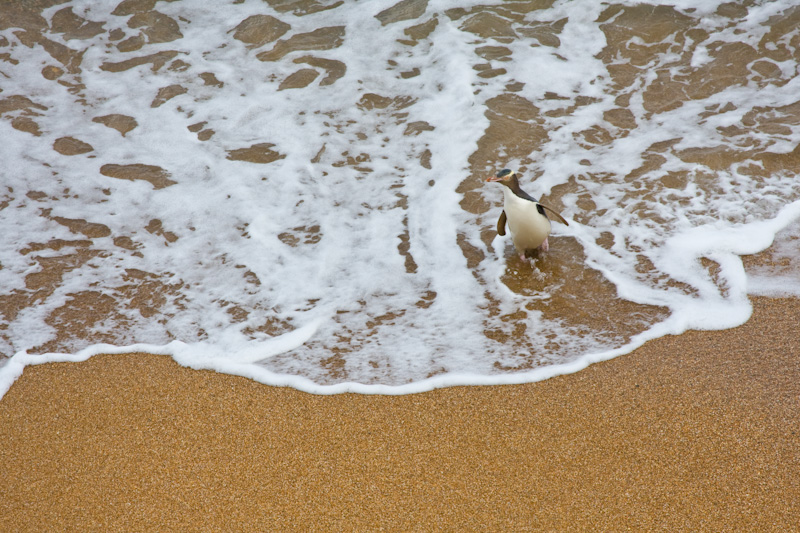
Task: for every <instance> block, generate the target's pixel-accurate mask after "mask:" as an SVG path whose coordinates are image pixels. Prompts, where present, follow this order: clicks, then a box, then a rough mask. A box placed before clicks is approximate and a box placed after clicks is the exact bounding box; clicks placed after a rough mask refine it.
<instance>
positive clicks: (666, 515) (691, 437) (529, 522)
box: [0, 298, 800, 531]
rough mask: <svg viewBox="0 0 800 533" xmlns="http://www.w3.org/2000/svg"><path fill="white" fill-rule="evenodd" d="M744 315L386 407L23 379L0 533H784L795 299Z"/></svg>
mask: <svg viewBox="0 0 800 533" xmlns="http://www.w3.org/2000/svg"><path fill="white" fill-rule="evenodd" d="M754 304H755V313H754V317H753V319H751V320H750V322H748V323H747V324H745V325H744V326H741V327H739V328H736V329H734V330H728V331H723V332H689V333H686V334H684V335H681V336H678V337H670V338H664V339H659V340H656V341H653V342H650V343H648V344H647V345H645V346H644V347H642V348H641V349H639V350H636V351H635V352H634V353H633V354H630V355H627V356H623V357H620V358H617V359H615V360H612V361H609V362H605V363H600V364H596V365H593V366H591V367H590V368H588V369H586V370H584V371H582V372H579V373H577V374H573V375H569V376H564V377H559V378H554V379H551V380H548V381H545V382H541V383H534V384H529V385H522V386H498V387H456V388H450V389H443V390H437V391H434V392H429V393H424V394H417V395H409V396H401V397H382V396H358V395H340V396H313V395H309V394H305V393H301V392H298V391H295V390H291V389H284V388H274V387H268V386H265V385H261V384H258V383H255V382H253V381H250V380H248V379H244V378H240V377H234V376H227V375H221V374H216V373H214V372H208V371H194V370H189V369H185V368H182V367H180V366H178V365H177V364H176V363H174V362H173V361H172V360H171V359H169V358H166V357H162V356H153V355H145V354H131V355H114V356H97V357H94V358H92V359H90V360H89V361H87V362H84V363H77V364H75V363H59V364H46V365H41V366H36V367H30V368H27V369H26V370H25V372H24V374H23V376H22V377H21V378H20V379H19V380H18V381H17V382H16V383H15V384H14V385H13V386H12V388H11V390H10V391H9V392H8V393H7V395H6V396H5V397H4V398H3V399H2V401H0V457H1V458H2V459H1V461H2V463H1V464H2V467H3V474H2V476H0V494H2V498H0V530H2V531H66V530H75V531H87V530H96V531H147V530H149V531H163V530H181V531H189V530H250V531H265V530H269V529H276V528H280V529H293V530H302V531H308V530H313V529H316V530H380V529H384V530H394V531H410V530H428V531H430V530H450V531H470V530H471V531H478V530H481V531H483V530H495V531H496V530H517V531H519V530H540V529H545V530H588V529H594V530H596V529H601V530H615V531H616V530H626V529H629V530H652V529H661V530H685V531H686V530H694V531H697V530H705V531H723V530H739V531H745V530H748V531H754V530H760V531H787V530H793V529H795V528H797V524H798V517H800V424H799V422H800V358H799V357H798V354H800V328H798V326H797V324H800V302H799V301H798V300H796V299H778V300H772V299H764V298H757V299H755V300H754ZM795 530H796V529H795Z"/></svg>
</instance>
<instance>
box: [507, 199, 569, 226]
mask: <svg viewBox="0 0 800 533" xmlns="http://www.w3.org/2000/svg"><path fill="white" fill-rule="evenodd" d="M536 203H538V204H539V205H540V206H542V207H543V208H544V209H547V210H548V211H550V213H551V214H553V215H554V216H555V217H556V220H557V221H558V222H561V223H562V224H564V225H565V226H569V222H567V221H566V220H564V217H562V216H561V215H560V214H559V212H558V211H556V210H555V209H553V208H552V207H548V206H546V205H544V204H543V203H541V202H536ZM498 224H499V222H498Z"/></svg>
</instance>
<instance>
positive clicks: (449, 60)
mask: <svg viewBox="0 0 800 533" xmlns="http://www.w3.org/2000/svg"><path fill="white" fill-rule="evenodd" d="M691 4H692V5H691V6H689V5H688V4H686V5H679V6H678V7H677V8H673V7H669V6H659V7H658V8H657V9H649V8H648V9H642V8H640V7H638V6H639V3H633V2H630V3H623V4H622V5H621V7H618V8H617V7H614V8H608V7H606V6H602V5H600V4H597V3H596V2H588V1H587V2H556V3H555V4H554V5H553V6H552V7H550V8H548V9H538V10H537V9H531V10H530V11H527V12H526V11H524V10H522V8H521V7H519V6H516V5H505V4H503V3H497V4H496V5H494V4H491V3H489V4H487V3H485V2H466V3H465V2H448V1H442V2H430V3H429V4H428V5H427V7H426V9H425V11H424V13H422V14H420V15H419V16H418V17H417V18H414V19H408V20H401V21H396V22H391V23H387V24H383V23H382V22H381V21H380V20H379V19H377V18H376V15H377V14H378V13H380V12H382V11H383V10H385V9H386V8H387V7H390V5H389V4H386V3H381V4H380V5H377V4H375V5H373V4H368V5H362V4H349V3H345V4H343V5H340V6H336V7H331V6H327V5H323V4H317V3H316V2H305V3H300V4H297V5H295V4H292V6H289V7H276V8H274V9H273V8H271V7H270V6H269V5H267V4H265V3H264V2H258V1H245V2H242V3H237V4H233V3H231V4H219V3H215V4H213V5H211V4H205V3H203V2H199V1H193V0H183V1H178V2H169V3H164V2H162V3H158V4H157V6H156V9H157V10H158V11H159V12H161V13H163V14H164V15H165V16H167V17H170V19H171V20H172V21H173V22H174V23H175V24H176V27H178V28H179V30H180V33H181V35H182V37H180V38H177V37H174V36H173V37H170V38H169V39H171V40H168V39H167V38H164V39H158V38H154V37H153V35H155V33H148V32H149V31H151V30H152V32H155V31H156V30H157V28H148V31H147V32H144V33H142V32H143V31H144V30H141V29H139V28H135V27H131V25H129V24H128V20H129V15H114V14H112V12H113V11H114V6H110V5H106V6H104V5H100V4H98V3H96V2H88V1H83V2H81V1H76V2H72V3H69V4H68V5H66V7H70V8H71V9H72V11H73V12H74V13H75V14H76V15H77V16H79V17H83V18H85V19H87V20H90V21H101V22H103V23H104V31H102V32H100V33H97V34H96V35H90V36H84V37H81V38H68V36H67V35H66V34H64V33H58V32H56V31H55V30H53V31H48V30H45V31H44V37H46V38H47V39H49V40H50V41H51V42H53V43H57V44H58V45H59V46H63V47H67V48H69V49H70V50H73V51H75V53H76V54H77V53H82V55H81V56H80V59H79V60H78V59H74V60H72V63H70V64H69V65H71V67H70V68H71V70H70V68H63V69H62V70H65V73H64V74H63V75H61V76H60V77H59V78H58V79H57V80H51V79H47V78H46V77H44V76H43V75H42V68H43V66H46V65H52V64H55V63H58V60H57V58H56V57H54V56H53V55H52V54H51V53H50V52H48V49H47V48H46V47H45V46H42V45H41V44H36V43H34V44H32V45H28V44H25V43H23V42H22V41H21V38H20V36H19V35H17V33H15V30H14V29H13V28H10V29H7V30H3V31H2V32H0V33H1V34H2V35H3V36H4V38H5V39H7V40H8V42H9V43H10V44H9V50H10V54H11V57H12V58H13V59H14V62H6V63H3V64H2V66H1V67H0V70H2V73H3V74H5V77H4V78H5V81H4V82H3V83H4V85H3V92H2V93H0V101H5V100H4V99H7V98H9V97H12V96H13V97H15V98H18V99H17V100H14V101H13V102H16V103H17V104H19V105H16V104H14V105H11V104H7V105H6V108H13V109H11V110H10V111H6V112H4V115H3V116H2V119H0V136H2V138H3V139H4V142H3V144H2V145H0V158H2V159H3V160H4V161H6V162H8V163H7V170H4V171H3V172H4V174H3V176H4V178H3V184H2V189H0V205H2V206H3V208H2V210H0V217H2V221H3V227H4V228H5V229H6V231H5V232H4V233H3V235H2V236H0V243H2V249H1V250H2V251H1V252H0V253H1V254H2V255H0V260H1V261H2V267H3V268H0V284H1V285H2V287H3V288H4V289H3V295H2V296H0V297H2V298H3V299H2V300H0V305H1V306H2V309H3V310H4V313H5V315H6V316H5V318H6V320H7V322H8V327H7V328H5V329H3V330H2V332H0V351H2V352H3V353H4V354H7V355H11V354H16V355H15V356H14V357H13V358H11V359H10V360H8V361H7V362H6V364H5V365H4V366H3V367H2V369H0V376H2V378H1V379H0V390H4V387H5V388H7V387H8V386H10V383H11V381H13V379H15V377H16V376H17V375H19V372H21V368H22V367H23V366H24V365H26V364H33V363H37V362H44V361H55V360H81V359H83V358H86V357H89V356H91V355H93V354H96V353H100V352H109V351H110V352H115V351H120V350H128V349H139V350H146V351H152V352H157V353H169V354H171V355H172V356H173V357H174V358H175V359H176V360H177V361H178V362H180V363H181V364H184V365H186V366H190V367H193V368H211V369H215V370H218V371H221V372H229V373H235V374H240V375H245V376H248V377H251V378H253V379H257V380H259V381H262V382H265V383H271V384H277V385H291V386H295V387H298V388H301V389H303V390H307V391H310V392H317V393H335V392H344V391H354V392H363V393H387V394H388V393H396V394H401V393H411V392H418V391H421V390H428V389H430V388H433V387H439V386H449V385H455V384H473V383H474V384H490V383H519V382H526V381H532V380H538V379H544V378H546V377H550V376H552V375H556V374H559V373H565V372H572V371H576V370H578V369H580V368H583V367H584V366H586V365H587V364H589V363H591V362H594V361H598V360H603V359H607V358H610V357H614V356H616V355H619V354H621V353H626V352H629V351H631V350H632V349H633V348H635V347H636V346H639V345H641V344H642V343H643V342H645V341H646V340H648V339H651V338H655V337H658V336H660V335H665V334H676V333H681V332H683V331H685V330H686V329H689V328H708V329H712V328H713V329H721V328H727V327H733V326H736V325H738V324H741V323H742V322H744V321H745V320H747V318H748V317H749V313H750V307H749V302H748V301H747V293H748V292H750V293H756V294H773V293H775V291H774V289H773V288H772V287H773V286H774V284H775V283H776V281H775V280H777V279H781V280H783V279H784V278H787V276H788V277H791V276H794V273H793V272H788V271H783V270H780V271H774V270H758V271H754V272H753V273H751V274H749V275H748V274H746V273H745V270H744V268H743V266H742V261H741V259H740V256H742V255H745V254H753V253H756V252H758V251H760V250H763V249H765V248H767V247H768V246H770V244H771V243H772V241H773V239H774V238H775V235H776V234H778V232H779V231H781V230H782V229H783V228H786V227H787V226H789V225H790V224H791V222H792V220H795V219H797V217H798V216H799V214H798V212H797V211H798V205H800V203H798V202H799V201H800V185H798V180H796V179H795V178H794V175H793V168H794V166H796V165H794V163H793V159H792V156H791V153H792V150H793V149H794V147H795V146H796V145H797V143H798V142H799V141H800V131H798V123H799V122H798V121H797V119H796V116H797V110H796V95H797V94H798V83H800V81H798V79H800V78H798V77H797V76H796V73H797V64H796V60H794V59H792V57H796V55H795V56H792V55H791V54H787V53H783V52H782V51H781V50H783V49H784V48H785V47H787V46H790V44H787V43H789V41H787V40H786V39H784V35H783V34H780V32H779V31H778V30H776V29H775V28H773V27H772V26H771V23H770V22H769V21H770V20H773V17H776V16H781V14H783V13H785V12H786V11H787V9H788V8H789V6H788V3H786V2H772V3H770V4H769V5H767V6H760V7H753V8H750V12H749V15H748V16H747V17H739V18H731V17H727V18H726V17H725V16H722V15H714V14H715V13H717V8H718V3H716V2H702V3H701V5H700V6H698V5H696V4H697V3H696V2H691ZM644 7H648V6H644ZM64 8H65V5H61V4H59V5H58V6H54V7H52V8H48V9H47V10H45V11H44V12H43V16H44V18H45V19H46V20H48V21H50V20H52V19H53V17H54V16H55V15H56V13H58V12H59V11H60V10H61V9H64ZM690 8H691V9H690ZM693 9H694V10H695V11H692V10H693ZM256 15H269V16H270V17H273V18H274V19H276V20H279V21H280V22H281V23H283V24H285V25H288V27H289V29H285V28H284V29H285V33H282V34H281V35H280V36H279V37H274V36H273V37H271V38H270V37H264V39H266V41H265V42H264V43H262V44H258V43H248V42H245V41H241V40H238V39H236V38H234V33H235V29H236V28H237V27H238V26H239V25H240V23H242V21H244V20H246V19H248V18H249V17H253V16H256ZM712 15H713V16H712ZM277 27H278V28H279V29H280V28H282V26H277ZM776 27H777V26H776ZM276 31H277V30H276ZM770 32H772V33H770ZM776 32H777V33H776ZM278 33H280V32H278ZM661 33H663V35H662V34H661ZM773 33H774V35H773ZM705 34H707V35H708V36H709V37H708V38H706V39H701V38H700V37H701V36H702V35H705ZM265 35H267V34H266V33H265ZM136 39H140V40H142V42H141V43H140V44H139V45H137V44H136V42H137V41H136ZM270 39H271V40H270ZM773 42H774V43H775V46H769V45H770V44H771V43H773ZM123 43H128V44H123ZM29 44H30V43H29ZM779 45H780V46H779ZM136 46H139V48H136ZM781 47H784V48H781ZM50 49H51V50H52V49H53V47H50ZM76 57H77V56H76ZM742 57H746V58H749V59H748V62H747V64H746V66H745V67H742V69H741V71H739V70H735V69H736V68H739V67H737V65H739V63H741V61H740V59H741V58H742ZM731 58H736V61H733V62H732V60H731ZM59 64H60V63H59ZM731 65H733V66H731ZM66 66H68V65H62V67H66ZM59 68H61V67H59ZM726 69H727V70H726ZM732 69H733V70H732ZM722 74H724V75H722ZM20 97H22V98H25V99H27V101H23V100H20V99H19V98H20ZM8 102H12V101H11V100H9V101H8ZM6 108H2V109H6ZM120 117H121V118H120ZM22 119H25V120H27V121H28V122H25V121H24V120H22ZM15 120H16V121H17V122H14V121H15ZM119 121H121V122H119ZM31 123H34V124H35V125H36V127H37V128H38V132H37V131H33V130H32V127H33V126H31ZM26 124H27V126H26ZM109 124H110V125H109ZM25 128H27V131H26V129H25ZM32 131H33V133H32ZM37 133H38V134H37ZM63 138H73V139H76V140H79V141H80V142H82V143H85V144H87V145H89V147H90V150H89V151H88V152H84V153H79V154H72V155H70V154H65V153H62V152H61V151H57V150H55V149H54V146H55V143H56V142H57V141H58V140H59V139H63ZM502 167H515V168H519V169H520V170H521V171H522V172H523V174H524V176H525V181H524V184H523V186H524V187H525V188H526V190H528V192H530V193H531V194H533V195H534V196H537V197H538V196H542V195H544V196H546V198H547V202H548V204H552V205H553V206H554V207H555V208H557V209H559V210H561V212H562V213H563V214H564V216H565V217H566V218H567V219H568V220H569V222H570V225H569V226H568V227H564V226H559V225H556V224H554V235H553V237H551V252H550V253H549V254H547V255H545V256H543V257H540V258H538V259H537V261H536V263H535V264H534V266H533V267H530V266H528V265H523V264H519V262H518V261H517V260H516V258H515V257H514V254H513V253H512V252H511V250H510V245H509V241H508V239H504V238H499V237H496V235H495V234H494V230H493V228H494V224H495V221H496V217H497V216H498V214H499V209H500V206H501V203H502V201H501V197H502V193H501V191H500V189H499V186H496V185H494V184H485V183H484V181H483V179H484V178H485V176H486V175H487V174H489V173H491V172H494V171H496V170H497V169H499V168H502ZM19 235H24V238H23V239H22V240H21V241H20V240H19V237H18V236H19ZM781 235H782V234H781ZM781 239H784V238H783V237H780V238H779V239H778V241H777V243H778V244H777V247H776V253H777V254H779V255H780V254H784V255H785V256H786V257H789V256H791V253H793V252H790V251H787V250H788V249H789V248H790V245H789V244H786V245H785V246H784V244H782V243H785V242H786V243H788V242H794V241H792V240H788V241H785V240H781ZM781 257H783V256H781ZM792 257H794V256H792ZM781 285H782V286H784V287H793V285H792V284H789V283H783V282H781ZM794 290H795V289H791V290H790V291H789V292H790V293H792V294H794V293H795V292H792V291H794ZM12 309H13V311H11V310H12ZM710 310H711V311H712V312H709V311H710ZM66 354H73V355H66Z"/></svg>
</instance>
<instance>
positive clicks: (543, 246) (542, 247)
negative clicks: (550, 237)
mask: <svg viewBox="0 0 800 533" xmlns="http://www.w3.org/2000/svg"><path fill="white" fill-rule="evenodd" d="M539 248H541V250H542V251H543V252H546V251H548V250H549V249H550V245H549V244H548V243H547V239H545V240H544V242H543V243H542V244H540V245H539Z"/></svg>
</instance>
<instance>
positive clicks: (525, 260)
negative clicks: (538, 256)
mask: <svg viewBox="0 0 800 533" xmlns="http://www.w3.org/2000/svg"><path fill="white" fill-rule="evenodd" d="M519 260H520V261H522V262H523V263H530V262H531V260H530V258H529V257H528V256H527V255H525V253H524V252H523V253H521V254H519Z"/></svg>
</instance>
